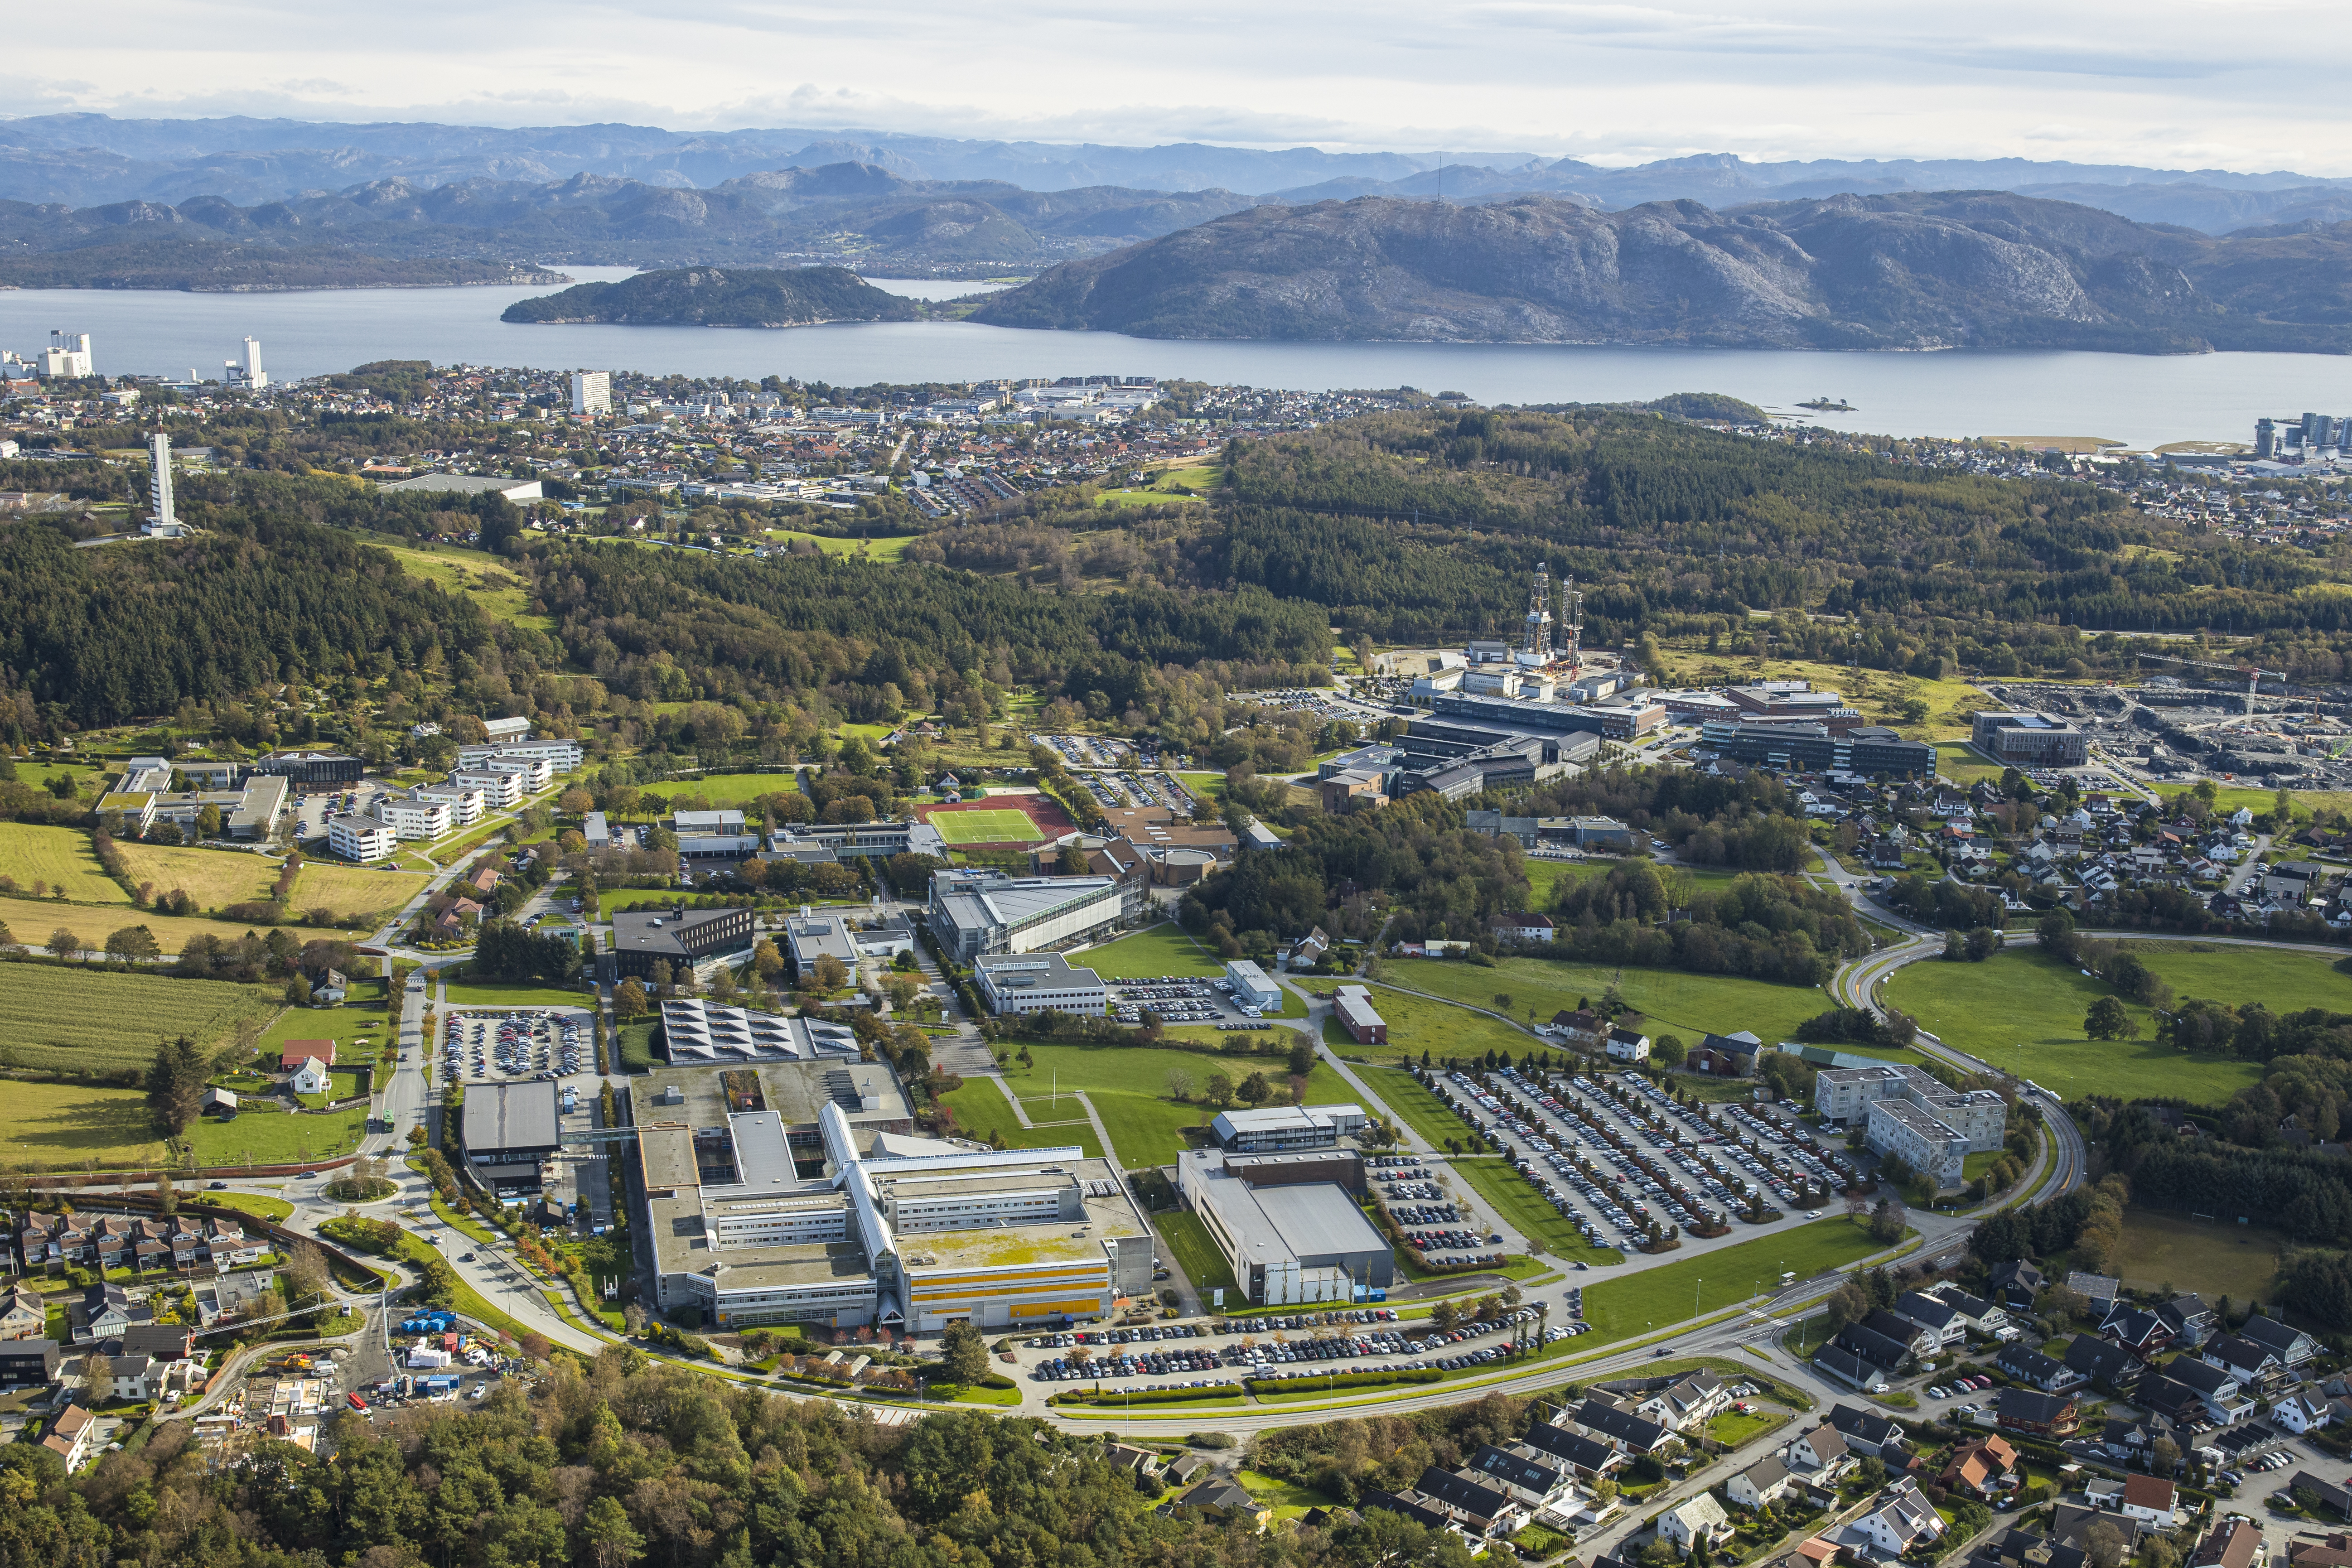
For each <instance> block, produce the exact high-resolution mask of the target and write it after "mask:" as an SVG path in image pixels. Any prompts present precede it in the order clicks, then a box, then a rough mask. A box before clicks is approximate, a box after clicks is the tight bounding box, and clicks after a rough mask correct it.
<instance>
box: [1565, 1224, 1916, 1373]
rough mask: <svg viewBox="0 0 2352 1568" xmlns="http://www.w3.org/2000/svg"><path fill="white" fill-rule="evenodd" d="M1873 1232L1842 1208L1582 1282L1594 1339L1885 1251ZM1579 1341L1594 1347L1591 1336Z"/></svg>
mask: <svg viewBox="0 0 2352 1568" xmlns="http://www.w3.org/2000/svg"><path fill="white" fill-rule="evenodd" d="M1884 1250H1885V1248H1883V1247H1880V1246H1879V1245H1878V1244H1877V1243H1876V1242H1874V1241H1873V1240H1871V1239H1870V1233H1869V1231H1867V1230H1866V1229H1864V1227H1863V1226H1860V1225H1858V1224H1856V1223H1855V1222H1853V1220H1850V1219H1848V1218H1847V1217H1846V1216H1845V1215H1833V1216H1832V1217H1830V1218H1827V1219H1817V1220H1814V1221H1812V1222H1811V1223H1810V1224H1807V1225H1801V1226H1797V1227H1796V1228H1795V1229H1793V1230H1789V1231H1783V1232H1781V1233H1780V1234H1779V1235H1777V1236H1761V1237H1757V1238H1756V1239H1755V1240H1753V1241H1743V1242H1741V1243H1740V1244H1739V1245H1738V1246H1737V1247H1720V1248H1717V1250H1715V1251H1713V1252H1709V1253H1707V1254H1706V1256H1704V1257H1700V1258H1685V1259H1684V1260H1683V1261H1681V1262H1679V1263H1667V1264H1662V1265H1660V1266H1659V1267H1657V1268H1644V1269H1643V1270H1641V1271H1640V1272H1639V1273H1633V1274H1625V1275H1620V1276H1616V1277H1613V1278H1610V1279H1601V1280H1598V1281H1596V1282H1594V1283H1591V1284H1589V1285H1587V1286H1585V1288H1584V1316H1585V1321H1588V1322H1590V1323H1591V1325H1592V1330H1593V1336H1594V1339H1593V1342H1598V1343H1603V1344H1605V1343H1607V1342H1609V1341H1611V1340H1613V1339H1623V1338H1626V1337H1627V1336H1629V1335H1636V1334H1641V1333H1643V1332H1645V1331H1647V1330H1648V1329H1650V1328H1653V1327H1655V1328H1664V1326H1665V1325H1666V1324H1668V1323H1678V1322H1681V1321H1684V1320H1685V1319H1686V1318H1692V1317H1703V1316H1705V1315H1706V1313H1708V1312H1713V1311H1718V1310H1721V1309H1723V1308H1725V1307H1731V1306H1737V1305H1738V1304H1739V1303H1740V1302H1742V1301H1745V1300H1748V1299H1749V1298H1750V1297H1751V1296H1753V1295H1754V1294H1755V1293H1756V1291H1757V1289H1758V1288H1759V1285H1760V1286H1761V1288H1762V1289H1765V1290H1768V1291H1769V1290H1770V1289H1772V1288H1773V1286H1774V1285H1775V1284H1776V1283H1777V1282H1778V1281H1779V1279H1780V1276H1781V1275H1782V1274H1784V1273H1793V1274H1794V1275H1796V1276H1797V1278H1798V1279H1810V1278H1811V1277H1812V1276H1813V1275H1815V1274H1819V1273H1821V1272H1822V1271H1823V1270H1824V1269H1829V1268H1837V1267H1839V1266H1841V1265H1843V1264H1847V1263H1852V1262H1853V1261H1854V1260H1855V1259H1857V1258H1867V1257H1869V1256H1870V1255H1871V1254H1873V1253H1874V1252H1880V1251H1884ZM1581 1348H1588V1349H1589V1348H1590V1343H1587V1344H1586V1345H1584V1346H1582V1347H1581Z"/></svg>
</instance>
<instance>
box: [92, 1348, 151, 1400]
mask: <svg viewBox="0 0 2352 1568" xmlns="http://www.w3.org/2000/svg"><path fill="white" fill-rule="evenodd" d="M162 1367H163V1363H161V1362H159V1361H157V1360H156V1359H155V1358H154V1357H153V1356H151V1355H128V1354H126V1355H118V1356H110V1357H108V1358H107V1376H108V1378H109V1379H110V1386H109V1388H108V1390H107V1395H106V1396H107V1397H108V1398H110V1399H147V1398H151V1397H152V1395H153V1389H152V1387H151V1386H150V1385H151V1384H152V1383H153V1382H154V1381H155V1380H156V1376H157V1373H159V1372H160V1371H161V1370H162ZM91 1392H92V1393H93V1394H95V1393H96V1392H97V1391H96V1390H92V1391H91Z"/></svg>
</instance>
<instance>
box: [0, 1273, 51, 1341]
mask: <svg viewBox="0 0 2352 1568" xmlns="http://www.w3.org/2000/svg"><path fill="white" fill-rule="evenodd" d="M48 1322H49V1313H48V1307H47V1303H46V1302H45V1301H44V1300H43V1299H42V1298H41V1296H40V1294H39V1293H38V1292H37V1291H33V1290H27V1289H25V1288H24V1287H23V1286H21V1285H19V1286H17V1287H16V1288H15V1289H12V1290H10V1291H8V1292H7V1293H6V1294H5V1295H0V1340H30V1339H38V1338H39V1337H40V1336H41V1334H42V1333H43V1332H44V1331H46V1330H47V1327H48Z"/></svg>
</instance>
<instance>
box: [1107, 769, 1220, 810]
mask: <svg viewBox="0 0 2352 1568" xmlns="http://www.w3.org/2000/svg"><path fill="white" fill-rule="evenodd" d="M1083 782H1084V783H1085V784H1086V786H1087V793H1089V794H1091V795H1093V796H1094V797H1095V799H1096V800H1097V802H1099V803H1100V804H1101V805H1102V807H1103V809H1104V810H1106V811H1116V810H1121V809H1123V808H1125V807H1128V806H1138V805H1156V806H1160V807H1163V808H1165V809H1166V810H1169V811H1172V812H1174V813H1176V814H1177V815H1178V816H1190V815H1192V807H1193V797H1192V795H1190V794H1189V793H1188V792H1186V791H1185V790H1184V788H1183V787H1182V786H1181V785H1180V784H1177V782H1176V781H1175V780H1174V779H1172V778H1171V777H1169V776H1168V775H1167V774H1166V773H1089V774H1087V777H1086V779H1085V780H1084V781H1083Z"/></svg>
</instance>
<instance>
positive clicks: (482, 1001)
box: [449, 980, 596, 1007]
mask: <svg viewBox="0 0 2352 1568" xmlns="http://www.w3.org/2000/svg"><path fill="white" fill-rule="evenodd" d="M449 1005H451V1006H452V1007H593V1006H595V1005H596V994H595V993H594V992H593V991H560V990H557V989H556V988H555V987H554V986H551V985H534V984H529V983H522V984H517V983H515V982H511V981H506V980H452V981H450V982H449Z"/></svg>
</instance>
